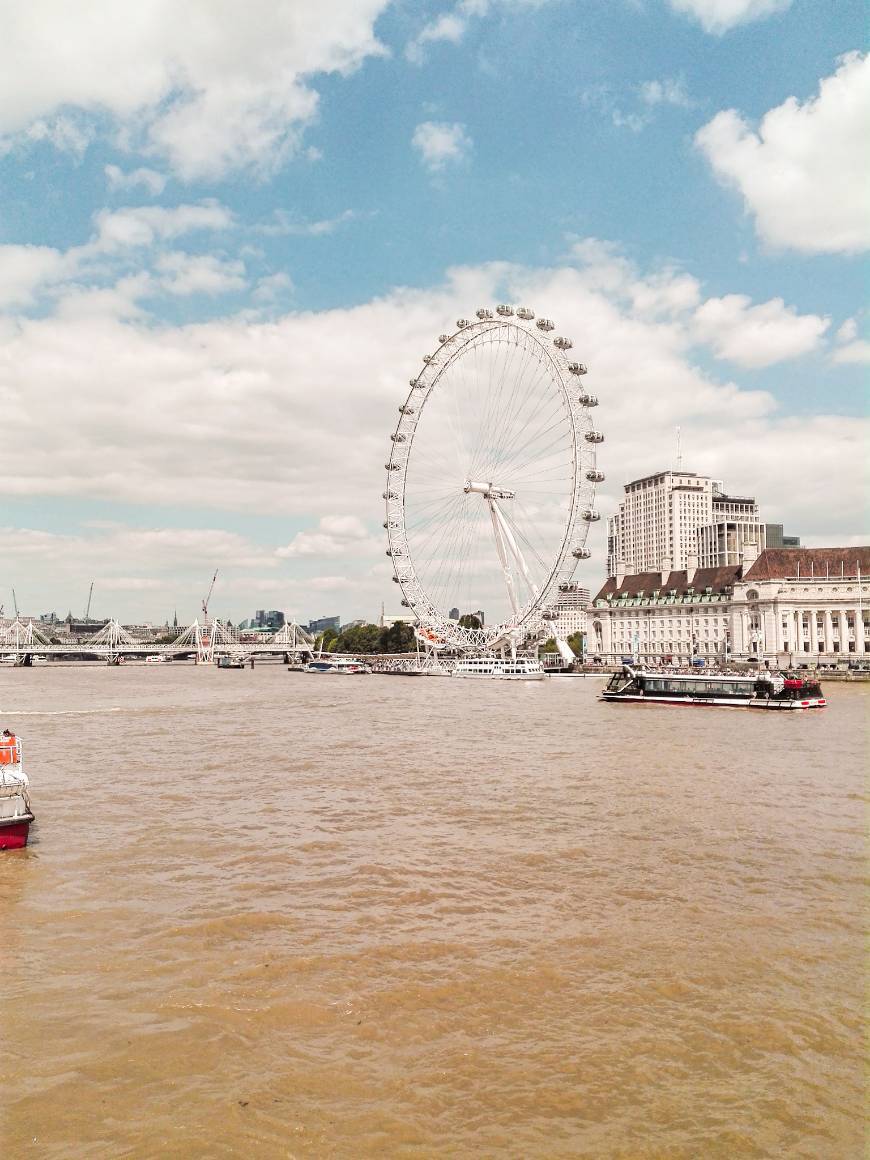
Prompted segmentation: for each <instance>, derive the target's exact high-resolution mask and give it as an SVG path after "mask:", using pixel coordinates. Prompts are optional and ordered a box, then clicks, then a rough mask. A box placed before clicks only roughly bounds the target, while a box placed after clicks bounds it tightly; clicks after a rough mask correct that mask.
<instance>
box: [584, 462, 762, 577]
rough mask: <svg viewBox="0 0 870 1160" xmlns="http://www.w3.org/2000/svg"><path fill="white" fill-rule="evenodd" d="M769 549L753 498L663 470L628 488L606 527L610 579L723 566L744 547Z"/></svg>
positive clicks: (710, 481)
mask: <svg viewBox="0 0 870 1160" xmlns="http://www.w3.org/2000/svg"><path fill="white" fill-rule="evenodd" d="M746 543H754V544H756V545H758V547H759V548H762V547H763V546H764V525H763V524H761V523H760V522H759V517H758V504H757V503H756V501H755V499H753V498H752V497H750V496H735V495H728V494H727V493H726V492H725V491H723V489H722V481H721V480H718V479H710V478H709V477H708V476H704V475H698V474H697V473H696V472H694V471H660V472H658V473H657V474H656V475H647V476H644V477H643V478H642V479H635V480H632V482H631V483H627V484H626V485H625V499H624V500H623V501H622V502H621V503H620V505H619V510H618V512H617V513H616V515H614V516H611V517H610V519H609V520H608V524H607V574H608V576H615V575H616V573H617V565H620V564H621V565H622V570H623V571H624V572H626V573H628V574H638V573H641V572H649V571H652V570H654V569H656V568H663V567H665V566H668V567H671V568H674V569H683V568H687V567H688V566H689V564H690V562H691V563H692V564H694V565H695V566H698V565H700V566H701V567H705V568H717V567H724V566H726V565H728V564H736V563H739V562H740V558H741V557H742V551H743V546H744V544H746Z"/></svg>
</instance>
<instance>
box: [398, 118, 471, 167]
mask: <svg viewBox="0 0 870 1160" xmlns="http://www.w3.org/2000/svg"><path fill="white" fill-rule="evenodd" d="M411 144H412V145H413V146H414V148H415V149H416V150H417V152H418V153H419V154H420V160H421V161H422V162H423V164H424V165H425V166H426V168H427V169H428V170H429V171H430V172H431V173H440V172H441V170H443V169H445V168H446V166H447V165H453V164H456V163H457V162H460V161H463V160H464V159H465V158H466V157H467V156H468V154H469V153H470V152H471V149H472V145H473V142H472V140H471V138H470V137H469V136H468V134H467V133H466V131H465V126H464V125H460V124H459V123H458V122H454V123H453V124H448V123H447V122H445V121H423V122H422V124H420V125H418V126H417V128H416V129H415V130H414V135H413V137H412V138H411Z"/></svg>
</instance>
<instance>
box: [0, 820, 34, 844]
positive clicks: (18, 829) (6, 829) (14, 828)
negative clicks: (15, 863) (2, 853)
mask: <svg viewBox="0 0 870 1160" xmlns="http://www.w3.org/2000/svg"><path fill="white" fill-rule="evenodd" d="M29 833H30V822H29V821H28V822H12V823H11V824H9V823H7V824H6V825H3V824H2V823H0V850H22V849H23V848H24V847H25V846H26V845H27V835H28V834H29Z"/></svg>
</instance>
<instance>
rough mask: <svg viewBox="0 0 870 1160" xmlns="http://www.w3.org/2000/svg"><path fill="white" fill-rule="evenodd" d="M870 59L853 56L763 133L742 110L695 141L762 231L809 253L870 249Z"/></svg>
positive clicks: (770, 118)
mask: <svg viewBox="0 0 870 1160" xmlns="http://www.w3.org/2000/svg"><path fill="white" fill-rule="evenodd" d="M868 140H870V57H867V56H861V55H860V54H859V53H850V54H849V55H848V56H845V57H843V58H841V60H840V62H839V67H838V69H837V71H836V72H835V73H834V74H833V76H829V77H825V78H824V79H823V80H822V81H821V82H820V85H819V94H818V96H817V97H815V98H813V99H811V100H808V101H807V102H806V103H805V104H801V103H800V102H799V101H798V100H797V99H796V98H795V97H789V99H788V100H787V101H785V102H784V103H783V104H781V105H778V106H777V107H776V108H775V109H771V110H770V111H769V112H768V113H766V114H765V116H764V117H763V118H762V120H761V124H760V125H759V128H758V131H757V132H756V131H754V130H753V129H752V127H751V126H750V125H748V124H747V122H746V121H745V120H744V119H743V118H742V117H741V116H740V114H739V113H738V112H737V111H736V110H734V109H728V110H726V111H724V112H720V113H717V115H716V116H715V117H714V118H713V119H712V121H709V122H708V123H707V124H706V125H704V126H703V127H702V128H701V129H700V130H699V131H698V133H697V134H696V137H695V142H696V144H697V145H698V147H699V148H700V149H701V150H702V152H703V153H704V154H705V155H706V157H707V160H708V161H709V162H710V165H711V166H712V167H713V170H714V172H715V173H716V176H717V177H718V178H719V180H720V181H722V182H723V183H724V184H726V185H732V186H734V187H736V188H737V189H738V190H739V191H740V193H741V194H742V195H743V199H744V203H745V206H746V209H747V211H748V212H750V213H752V214H754V216H755V228H756V230H757V232H758V233H759V235H760V236H761V237H762V238H763V239H764V240H765V241H767V242H769V243H770V244H771V245H773V246H780V247H790V248H792V249H795V250H800V251H803V252H804V253H856V252H858V251H861V250H865V249H867V248H868V246H870V168H868V166H867V164H866V161H865V158H866V148H867V141H868Z"/></svg>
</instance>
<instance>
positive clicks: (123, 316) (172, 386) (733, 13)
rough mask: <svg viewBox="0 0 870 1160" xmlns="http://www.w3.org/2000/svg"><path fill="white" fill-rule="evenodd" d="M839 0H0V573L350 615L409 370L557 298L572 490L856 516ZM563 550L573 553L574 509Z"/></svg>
mask: <svg viewBox="0 0 870 1160" xmlns="http://www.w3.org/2000/svg"><path fill="white" fill-rule="evenodd" d="M864 16H865V13H864V5H863V4H862V3H861V0H837V2H836V3H828V2H819V0H433V2H431V3H428V2H426V3H420V2H416V3H412V2H411V0H395V2H393V3H390V2H389V0H320V2H319V3H318V4H311V3H308V2H306V0H248V2H247V3H245V4H241V3H238V2H237V0H236V2H233V0H186V3H185V4H183V5H179V4H171V3H169V2H168V0H138V2H137V3H136V4H135V5H132V4H122V5H119V4H118V3H117V2H116V0H79V2H78V3H76V4H75V5H69V4H66V3H63V2H61V0H29V2H28V3H27V4H21V3H17V2H15V0H0V19H2V26H3V28H4V35H3V37H2V40H0V188H2V198H0V399H2V404H3V406H2V415H3V419H4V427H5V434H6V439H5V448H4V454H3V457H2V472H3V492H4V511H3V514H2V519H0V523H2V525H3V529H4V530H3V536H4V541H5V549H6V550H5V551H4V553H3V574H2V578H0V602H3V603H5V605H6V607H7V609H8V608H9V607H10V605H11V599H12V598H11V588H12V587H13V586H14V587H15V589H16V592H17V594H18V603H19V606H20V607H21V608H22V611H25V612H27V613H31V614H39V613H42V612H44V611H48V610H51V609H54V610H56V611H57V612H58V613H59V614H61V615H63V614H65V613H66V612H67V610H68V608H70V607H71V608H72V609H73V611H74V612H76V613H80V612H82V611H83V610H84V605H85V603H86V601H87V592H88V585H89V583H90V581H91V580H92V579H95V580H96V589H95V599H94V611H95V612H97V613H99V614H103V615H110V614H113V615H117V616H119V617H120V618H122V619H124V620H130V619H140V618H141V619H153V620H155V621H161V622H162V621H163V620H164V619H165V618H166V617H167V616H170V617H171V616H172V613H173V611H174V610H175V609H176V608H177V610H178V614H179V618H181V619H191V618H192V617H193V616H194V615H195V614H196V612H197V611H198V604H199V600H200V598H201V597H202V595H203V594H204V592H205V589H206V588H207V587H208V583H209V580H210V578H211V574H212V572H213V571H214V569H215V568H219V569H220V578H219V581H218V587H217V589H216V594H215V597H214V599H213V605H212V610H213V611H214V612H216V613H218V614H220V615H230V616H232V617H233V619H239V618H241V617H244V616H249V615H250V614H251V613H252V611H253V610H254V609H255V608H257V607H266V608H282V609H286V610H287V611H288V612H289V613H291V614H294V615H296V616H297V617H299V618H302V619H305V620H307V619H308V618H309V617H313V616H318V615H327V614H333V613H338V614H341V615H342V616H343V617H344V618H350V617H355V616H365V617H373V616H375V615H376V614H377V612H378V610H379V608H380V605H381V601H382V600H384V601H386V603H387V608H388V611H389V610H390V606H391V605H393V606H394V605H395V604H396V600H397V591H396V588H395V586H394V585H392V584H391V583H390V582H389V576H390V568H389V561H388V560H387V559H386V558H385V555H384V547H385V545H384V543H383V531H382V528H381V522H382V519H383V512H382V501H381V497H380V493H381V491H382V490H383V486H384V479H383V477H384V472H383V463H384V460H385V457H386V453H387V449H388V447H389V439H388V436H389V433H390V431H391V430H392V429H393V427H394V424H395V420H396V418H397V406H398V404H399V403H401V402H402V400H403V398H404V394H405V392H406V390H407V382H408V379H409V377H410V376H412V375H413V374H414V373H416V372H417V370H418V369H419V368H420V366H421V362H420V359H421V357H422V355H423V354H425V353H427V352H428V351H430V350H431V349H432V348H433V344H434V343H435V340H436V336H437V335H438V334H439V333H441V332H444V331H445V330H448V329H450V328H451V327H452V324H453V322H454V321H455V319H456V318H457V317H460V316H463V315H466V316H467V315H468V314H469V313H472V312H473V311H474V310H475V309H476V308H477V307H478V306H481V305H490V306H491V305H494V304H495V303H496V302H500V301H509V302H516V303H519V302H524V303H527V304H528V305H530V306H532V307H533V308H536V309H537V310H538V312H539V313H545V314H547V315H549V316H550V317H552V318H554V319H555V320H556V321H557V322H558V324H559V328H560V330H562V331H563V332H564V333H567V334H569V335H570V336H571V337H572V338H573V340H574V344H575V353H577V355H578V357H580V358H582V359H583V361H584V362H586V363H587V364H588V366H589V369H590V373H589V378H588V380H587V381H588V382H589V384H590V386H591V387H592V388H593V389H594V390H595V391H596V393H597V394H598V396H599V398H600V400H601V406H600V407H599V410H598V412H597V414H596V420H597V422H598V424H599V425H600V427H601V428H602V430H604V431H605V432H606V434H607V442H606V443H605V444H604V446H603V448H602V454H601V456H600V465H601V466H602V468H603V469H604V470H605V471H606V473H607V482H606V483H605V484H604V485H603V490H602V494H601V497H600V504H599V506H600V509H601V511H602V513H603V514H605V515H606V514H608V513H609V512H610V511H612V510H613V508H614V506H615V504H616V502H618V497H619V494H620V492H621V487H622V484H623V483H624V482H625V481H627V480H628V479H631V478H634V477H636V476H638V475H641V474H645V473H648V472H652V471H655V470H659V469H661V468H664V467H668V466H671V465H672V464H673V459H674V445H675V438H674V429H675V427H676V426H677V425H678V424H679V425H680V426H681V428H682V443H683V459H684V466H686V467H688V468H690V469H694V470H696V471H699V472H704V473H710V474H714V475H717V476H721V477H723V478H724V479H725V481H726V484H727V485H728V487H729V489H730V490H732V491H735V492H739V493H743V494H745V493H750V494H755V495H757V497H758V499H759V501H760V502H761V504H762V510H763V514H764V516H765V517H766V518H767V519H768V520H771V521H777V522H783V523H784V524H785V525H786V528H787V530H788V531H789V532H792V533H796V534H799V535H801V536H802V538H803V542H804V543H805V544H813V545H824V544H844V543H850V542H867V535H866V532H867V529H866V522H865V510H864V506H863V502H862V496H863V494H864V493H863V491H862V486H863V485H862V479H861V472H862V470H863V467H862V458H863V456H862V452H863V451H864V450H866V429H864V428H863V424H864V422H865V404H864V398H863V395H862V389H863V384H864V383H865V382H866V368H867V363H868V361H870V341H868V334H867V316H866V312H865V310H866V308H865V306H864V301H865V295H863V294H862V290H864V287H865V278H864V276H865V272H866V267H865V266H864V257H863V255H864V253H865V251H866V249H867V247H868V245H870V187H868V170H867V165H866V157H867V141H868V140H870V61H868V58H867V56H865V55H863V54H862V50H863V47H864V43H863V27H864ZM590 546H591V547H592V548H593V551H594V553H595V555H594V556H593V559H592V560H591V561H590V562H589V564H588V565H584V572H583V575H584V579H585V580H586V581H587V582H588V583H589V584H590V586H592V587H594V586H595V585H596V584H597V582H598V581H599V579H600V578H601V576H602V574H603V556H604V550H603V549H604V534H603V526H602V527H601V530H600V531H599V530H598V529H596V532H595V534H594V535H593V537H592V538H591V539H590Z"/></svg>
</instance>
